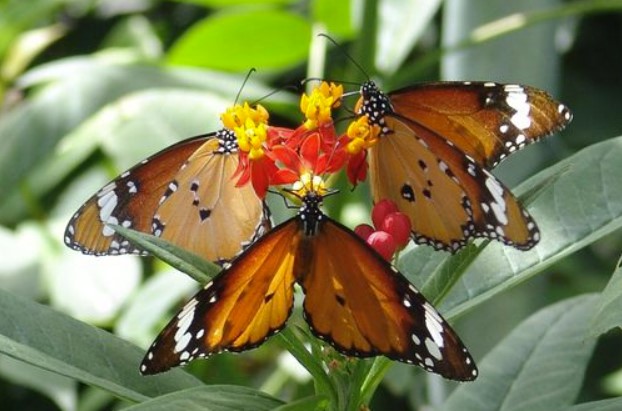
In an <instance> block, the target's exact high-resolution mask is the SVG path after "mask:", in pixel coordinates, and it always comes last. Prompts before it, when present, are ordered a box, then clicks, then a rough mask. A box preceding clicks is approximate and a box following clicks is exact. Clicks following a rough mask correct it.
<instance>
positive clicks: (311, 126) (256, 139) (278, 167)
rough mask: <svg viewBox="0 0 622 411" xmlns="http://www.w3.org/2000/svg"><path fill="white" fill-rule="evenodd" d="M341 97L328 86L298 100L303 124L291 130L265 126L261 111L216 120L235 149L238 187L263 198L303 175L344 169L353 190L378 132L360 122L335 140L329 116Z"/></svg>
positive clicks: (243, 108) (230, 112) (238, 109)
mask: <svg viewBox="0 0 622 411" xmlns="http://www.w3.org/2000/svg"><path fill="white" fill-rule="evenodd" d="M342 97H343V86H341V85H337V84H335V83H327V82H322V83H321V84H320V85H319V86H317V87H316V88H314V89H313V90H312V91H311V93H310V94H303V95H302V97H301V99H300V110H301V112H302V113H303V115H304V120H303V121H302V122H301V125H300V126H299V127H298V128H295V129H290V128H284V127H274V126H270V125H269V124H268V120H269V114H268V111H267V110H266V109H265V108H264V107H262V106H261V105H257V106H256V107H251V106H249V105H248V103H244V104H236V105H235V106H233V107H231V108H229V109H227V111H226V112H225V113H223V114H222V116H221V120H222V122H223V125H224V126H225V127H226V128H228V129H229V130H232V131H233V132H234V133H235V136H236V139H237V143H238V148H239V150H238V152H239V159H240V161H239V166H238V170H237V172H236V177H237V185H238V186H243V185H245V184H248V183H250V184H252V186H253V188H254V189H255V192H256V193H257V195H258V196H259V197H260V198H263V197H264V196H265V195H266V192H267V190H268V188H269V187H270V186H280V185H284V184H292V183H294V182H295V181H298V180H299V179H300V176H301V175H303V174H305V173H309V174H311V175H322V176H325V175H327V174H332V173H336V172H338V171H340V170H342V169H344V168H345V169H346V171H347V175H348V178H349V179H350V181H351V182H352V184H356V183H358V182H360V181H363V180H364V179H365V176H366V173H367V163H366V150H367V149H368V148H369V147H371V146H372V145H373V144H374V143H375V142H376V141H377V140H378V136H379V134H380V129H379V127H378V126H376V125H370V124H369V122H368V120H367V117H365V116H362V117H359V118H357V119H355V120H354V121H352V123H351V124H350V125H349V127H348V128H347V131H346V132H345V133H343V134H338V133H337V131H336V129H335V123H334V120H333V111H334V110H335V109H337V108H338V107H339V106H340V105H341V103H342Z"/></svg>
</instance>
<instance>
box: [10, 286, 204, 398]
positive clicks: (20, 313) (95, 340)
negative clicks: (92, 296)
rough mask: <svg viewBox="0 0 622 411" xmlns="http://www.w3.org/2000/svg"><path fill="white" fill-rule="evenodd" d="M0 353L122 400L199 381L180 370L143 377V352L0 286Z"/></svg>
mask: <svg viewBox="0 0 622 411" xmlns="http://www.w3.org/2000/svg"><path fill="white" fill-rule="evenodd" d="M0 311H1V312H2V316H0V353H2V354H6V355H8V356H10V357H13V358H15V359H18V360H21V361H24V362H27V363H29V364H32V365H35V366H37V367H40V368H43V369H45V370H48V371H52V372H54V373H57V374H60V375H64V376H67V377H70V378H73V379H76V380H78V381H80V382H83V383H85V384H89V385H93V386H96V387H100V388H102V389H104V390H107V391H110V392H112V393H114V394H115V395H117V396H118V397H120V398H125V399H128V400H131V401H144V400H146V399H147V398H149V397H155V396H158V395H162V394H165V393H168V392H172V391H178V390H180V389H184V388H188V387H194V386H198V385H200V384H201V383H200V382H199V381H198V380H197V379H196V378H194V377H192V376H191V375H190V374H187V373H185V372H183V371H182V370H179V369H177V370H173V371H170V372H168V373H166V374H161V375H158V376H151V377H143V376H141V375H140V374H139V372H138V366H139V364H140V361H141V359H142V357H143V355H144V352H143V351H142V350H140V349H139V348H137V347H136V346H134V345H132V344H130V343H128V342H126V341H124V340H121V339H119V338H117V337H115V336H114V335H112V334H110V333H107V332H105V331H103V330H100V329H98V328H95V327H93V326H90V325H87V324H84V323H81V322H79V321H77V320H74V319H73V318H71V317H68V316H66V315H64V314H61V313H59V312H57V311H55V310H52V309H51V308H48V307H46V306H43V305H40V304H38V303H35V302H32V301H29V300H26V299H24V298H21V297H17V296H14V295H12V294H10V293H7V292H5V291H2V290H0Z"/></svg>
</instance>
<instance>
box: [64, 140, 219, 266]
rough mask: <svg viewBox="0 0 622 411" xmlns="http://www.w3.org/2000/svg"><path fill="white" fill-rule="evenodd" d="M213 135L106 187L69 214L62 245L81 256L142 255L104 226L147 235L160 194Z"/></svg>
mask: <svg viewBox="0 0 622 411" xmlns="http://www.w3.org/2000/svg"><path fill="white" fill-rule="evenodd" d="M214 136H215V133H212V134H208V135H203V136H198V137H193V138H190V139H188V140H184V141H182V142H179V143H177V144H175V145H173V146H170V147H168V148H166V149H164V150H162V151H160V152H158V153H157V154H155V155H153V156H151V157H149V158H147V159H146V160H143V161H142V162H140V163H139V164H137V165H135V166H134V167H132V168H131V169H129V170H128V171H126V172H124V173H123V174H121V175H120V176H119V177H117V178H116V179H115V180H113V181H111V182H110V183H108V184H106V185H105V186H104V187H103V188H102V189H101V190H99V191H98V192H97V193H96V194H95V195H94V196H93V197H91V198H90V199H89V200H88V201H87V202H86V203H84V205H83V206H82V207H80V209H79V210H78V211H77V212H76V213H75V214H74V215H73V217H72V218H71V220H70V221H69V224H68V225H67V228H66V229H65V237H64V239H65V244H66V245H67V246H69V247H70V248H73V249H74V250H78V251H81V252H83V253H84V254H92V255H116V254H145V253H144V252H143V251H141V250H139V249H137V248H135V247H134V246H133V245H132V244H131V243H130V242H129V241H127V240H126V239H125V238H123V237H122V236H120V235H118V234H116V233H115V232H114V230H113V229H112V228H110V227H108V226H107V225H106V223H109V224H118V225H123V226H125V227H129V228H132V229H134V230H137V231H142V232H150V231H151V220H152V217H153V213H154V211H155V210H156V208H157V206H158V204H159V201H160V198H161V196H162V193H163V192H164V190H165V189H166V187H167V186H168V184H169V183H170V182H171V180H173V178H174V176H175V174H176V173H177V171H178V170H179V168H180V167H181V166H182V165H183V164H184V162H185V161H186V160H187V159H188V157H190V155H191V154H192V153H193V152H195V151H196V150H197V149H198V148H199V147H201V145H203V144H204V143H205V142H206V141H210V140H211V139H213V138H214Z"/></svg>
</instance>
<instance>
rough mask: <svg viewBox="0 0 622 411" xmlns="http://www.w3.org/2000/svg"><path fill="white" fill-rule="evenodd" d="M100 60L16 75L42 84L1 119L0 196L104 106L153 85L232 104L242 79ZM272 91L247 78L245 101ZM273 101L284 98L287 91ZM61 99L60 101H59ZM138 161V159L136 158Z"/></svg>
mask: <svg viewBox="0 0 622 411" xmlns="http://www.w3.org/2000/svg"><path fill="white" fill-rule="evenodd" d="M101 60H102V59H99V60H98V59H96V58H93V57H90V58H71V59H65V60H62V61H60V62H56V63H51V64H47V65H45V66H41V67H39V68H37V69H36V70H32V71H31V72H29V73H28V74H26V75H25V76H24V77H22V78H21V79H20V85H21V86H22V87H33V86H37V85H42V84H46V85H45V86H44V87H43V88H42V89H41V90H40V91H38V92H37V93H33V95H32V97H31V98H30V99H29V100H27V101H26V102H25V103H24V104H22V105H20V106H18V107H17V108H15V109H14V110H12V111H10V112H9V113H8V114H6V115H3V116H1V117H0V136H2V150H0V175H2V179H0V198H5V197H6V196H7V195H8V194H9V193H10V192H11V191H13V190H15V189H16V185H17V184H18V182H20V181H21V180H22V179H23V178H24V177H25V176H26V175H28V174H29V173H30V172H31V170H33V169H34V168H35V166H37V165H39V164H40V163H41V161H42V160H43V159H45V158H46V157H47V156H48V155H50V153H51V152H52V150H53V149H54V147H55V146H56V144H57V143H58V141H59V140H60V139H61V138H62V137H63V136H65V135H66V134H68V133H69V132H70V131H71V130H73V129H74V128H75V127H77V126H78V125H79V124H81V123H82V122H83V121H84V120H86V119H87V118H89V117H90V116H92V115H93V114H94V113H96V112H97V111H98V110H100V109H101V108H102V107H103V106H105V105H107V104H110V103H111V102H114V101H116V100H117V99H119V98H121V97H122V96H124V95H126V94H129V93H133V92H136V91H139V90H144V89H148V88H149V89H151V88H182V89H191V90H195V91H196V90H209V91H212V92H213V93H216V94H219V95H222V96H225V98H229V99H231V102H233V100H234V98H235V95H236V94H237V93H238V91H239V89H240V86H241V84H242V82H243V77H241V76H232V75H226V74H223V73H215V72H209V71H205V70H202V71H198V70H189V69H176V70H170V69H164V68H160V67H156V66H146V65H139V64H136V65H123V64H118V63H110V62H106V61H101ZM269 91H270V89H268V88H266V87H261V86H259V85H258V84H257V83H256V82H253V81H250V82H248V83H246V85H245V87H244V96H245V97H247V98H249V99H255V98H260V97H262V96H265V95H266V94H267V93H268V92H269ZM280 94H282V95H281V96H275V98H274V100H277V101H278V100H279V99H280V100H281V101H283V100H284V96H285V93H280ZM59 102H60V103H59ZM137 160H139V159H137Z"/></svg>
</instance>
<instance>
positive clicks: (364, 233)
mask: <svg viewBox="0 0 622 411" xmlns="http://www.w3.org/2000/svg"><path fill="white" fill-rule="evenodd" d="M374 231H375V230H374V227H372V226H370V225H369V224H359V225H357V226H356V227H355V228H354V232H355V233H356V235H358V236H359V237H361V238H362V239H363V240H365V241H367V239H368V238H369V236H370V235H372V233H373V232H374Z"/></svg>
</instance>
